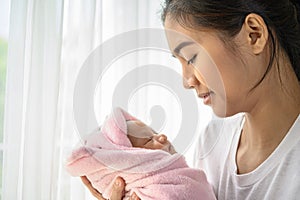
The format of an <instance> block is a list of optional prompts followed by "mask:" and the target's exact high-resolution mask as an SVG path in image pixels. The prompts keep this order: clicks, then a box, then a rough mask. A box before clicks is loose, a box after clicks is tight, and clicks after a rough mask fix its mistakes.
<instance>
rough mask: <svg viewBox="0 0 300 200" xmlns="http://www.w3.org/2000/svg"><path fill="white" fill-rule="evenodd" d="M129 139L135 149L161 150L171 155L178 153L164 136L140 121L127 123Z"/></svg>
mask: <svg viewBox="0 0 300 200" xmlns="http://www.w3.org/2000/svg"><path fill="white" fill-rule="evenodd" d="M126 123H127V137H128V139H129V140H130V142H131V144H132V146H133V147H139V148H145V149H161V150H163V151H166V152H169V153H170V154H174V153H176V151H175V149H174V147H173V146H172V144H171V143H170V142H169V141H168V139H167V136H165V135H164V134H158V133H156V132H155V131H154V130H153V129H152V128H150V127H149V126H147V125H146V124H144V123H143V122H141V121H139V120H130V121H126Z"/></svg>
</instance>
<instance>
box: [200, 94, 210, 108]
mask: <svg viewBox="0 0 300 200" xmlns="http://www.w3.org/2000/svg"><path fill="white" fill-rule="evenodd" d="M211 95H212V92H205V93H200V94H198V97H200V98H202V99H203V103H204V104H205V105H209V104H211Z"/></svg>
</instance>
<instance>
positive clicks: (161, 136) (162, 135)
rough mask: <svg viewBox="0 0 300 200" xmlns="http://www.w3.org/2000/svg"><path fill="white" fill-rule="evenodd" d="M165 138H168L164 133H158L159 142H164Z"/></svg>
mask: <svg viewBox="0 0 300 200" xmlns="http://www.w3.org/2000/svg"><path fill="white" fill-rule="evenodd" d="M167 140H168V138H167V136H166V135H164V134H160V135H158V141H159V142H160V143H165V142H166V141H167Z"/></svg>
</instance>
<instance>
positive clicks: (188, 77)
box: [182, 65, 199, 89]
mask: <svg viewBox="0 0 300 200" xmlns="http://www.w3.org/2000/svg"><path fill="white" fill-rule="evenodd" d="M182 76H183V77H182V78H183V79H182V82H183V87H184V88H185V89H192V88H194V87H195V86H196V85H198V84H199V81H198V80H197V78H196V76H195V74H194V69H193V67H192V66H189V65H182Z"/></svg>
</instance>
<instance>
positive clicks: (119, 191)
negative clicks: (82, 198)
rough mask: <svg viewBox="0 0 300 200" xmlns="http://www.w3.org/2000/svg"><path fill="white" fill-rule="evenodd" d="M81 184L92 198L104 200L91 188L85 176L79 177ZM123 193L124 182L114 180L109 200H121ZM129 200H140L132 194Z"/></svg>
mask: <svg viewBox="0 0 300 200" xmlns="http://www.w3.org/2000/svg"><path fill="white" fill-rule="evenodd" d="M80 178H81V180H82V182H83V184H84V185H85V186H86V187H87V188H88V189H89V191H90V192H91V193H92V195H93V196H94V197H96V198H97V199H98V200H106V199H104V198H103V197H102V195H101V194H100V193H99V192H98V191H97V190H96V189H95V188H94V187H93V186H92V184H91V182H90V181H89V180H88V179H87V178H86V176H81V177H80ZM124 191H125V182H124V180H123V179H122V178H120V177H118V178H117V179H116V180H115V183H114V185H113V189H112V194H111V196H110V198H109V199H110V200H122V198H123V196H124ZM130 200H140V198H139V197H138V196H137V195H136V194H135V193H133V194H132V195H131V197H130Z"/></svg>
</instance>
